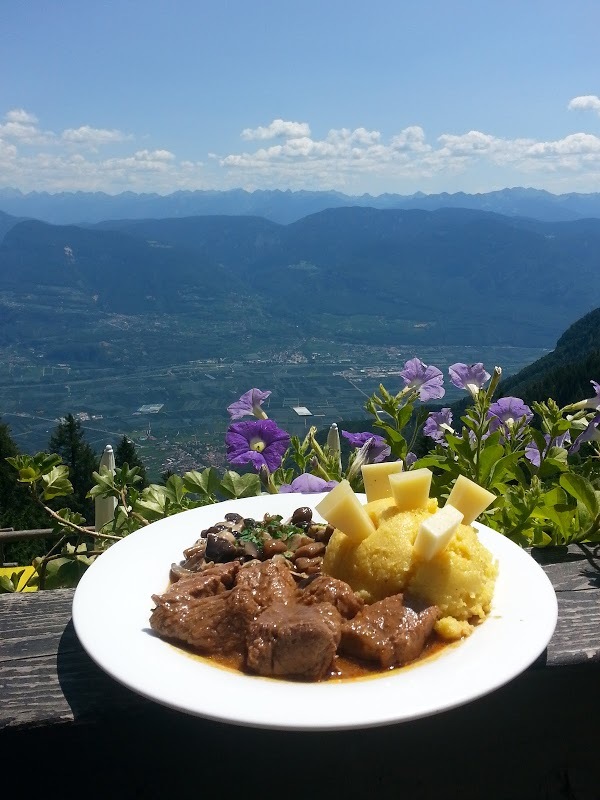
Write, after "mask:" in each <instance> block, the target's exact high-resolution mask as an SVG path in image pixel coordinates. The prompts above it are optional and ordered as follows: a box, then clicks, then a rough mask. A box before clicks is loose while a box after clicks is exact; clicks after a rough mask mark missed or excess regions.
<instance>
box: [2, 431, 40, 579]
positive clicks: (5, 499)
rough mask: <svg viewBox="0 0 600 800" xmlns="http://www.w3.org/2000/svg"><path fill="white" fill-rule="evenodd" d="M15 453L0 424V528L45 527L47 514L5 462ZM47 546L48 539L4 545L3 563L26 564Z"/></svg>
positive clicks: (17, 451)
mask: <svg viewBox="0 0 600 800" xmlns="http://www.w3.org/2000/svg"><path fill="white" fill-rule="evenodd" d="M18 453H19V450H18V448H17V446H16V444H15V443H14V441H13V439H12V437H11V435H10V428H9V427H8V425H5V424H4V423H2V422H0V528H14V529H15V530H17V531H18V530H31V529H32V528H47V527H48V516H47V514H46V512H45V511H44V509H43V508H40V507H39V506H38V505H37V503H35V502H34V500H33V499H32V497H31V495H30V494H29V492H28V491H27V488H26V487H25V486H22V485H20V484H19V483H18V482H17V473H16V471H15V469H14V467H12V466H11V465H10V464H9V463H8V462H7V461H6V459H7V458H11V457H14V456H16V455H18ZM50 543H51V540H50V539H32V540H28V541H24V542H9V543H7V544H5V545H4V550H3V554H4V560H5V561H9V562H13V561H16V562H17V563H19V564H29V563H30V561H31V560H32V558H34V557H35V556H37V555H42V554H43V553H45V552H47V551H48V549H49V547H50ZM1 560H2V559H1V558H0V561H1Z"/></svg>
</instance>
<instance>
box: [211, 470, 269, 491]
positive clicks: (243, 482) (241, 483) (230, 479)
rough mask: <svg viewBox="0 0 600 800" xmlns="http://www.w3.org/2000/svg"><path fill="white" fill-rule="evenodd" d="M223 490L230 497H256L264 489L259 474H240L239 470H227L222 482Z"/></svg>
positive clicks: (221, 487)
mask: <svg viewBox="0 0 600 800" xmlns="http://www.w3.org/2000/svg"><path fill="white" fill-rule="evenodd" d="M220 489H221V492H222V493H223V494H224V495H225V496H226V497H230V498H238V497H255V496H256V495H259V494H260V493H261V491H262V487H261V484H260V479H259V477H258V475H255V474H253V473H246V474H245V475H238V473H237V472H233V471H232V470H227V471H226V472H225V474H224V475H223V480H222V481H221V483H220Z"/></svg>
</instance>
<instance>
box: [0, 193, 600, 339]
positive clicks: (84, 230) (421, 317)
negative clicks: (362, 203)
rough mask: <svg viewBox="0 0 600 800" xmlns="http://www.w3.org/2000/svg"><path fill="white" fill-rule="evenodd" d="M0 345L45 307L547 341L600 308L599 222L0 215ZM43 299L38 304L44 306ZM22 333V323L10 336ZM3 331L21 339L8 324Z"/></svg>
mask: <svg viewBox="0 0 600 800" xmlns="http://www.w3.org/2000/svg"><path fill="white" fill-rule="evenodd" d="M2 229H4V231H5V233H4V238H3V239H2V241H1V243H0V307H1V308H2V312H3V313H2V315H1V316H2V319H1V320H0V341H1V340H2V339H4V340H5V341H6V338H7V337H10V335H11V328H10V323H11V319H13V320H14V319H15V318H16V317H19V320H20V322H21V323H22V322H23V317H24V316H25V317H27V316H28V315H31V314H36V313H40V312H41V311H43V309H46V310H48V308H50V311H51V313H52V319H53V320H54V324H55V325H59V324H60V313H59V312H61V311H62V312H64V313H67V312H68V313H69V314H70V315H73V314H75V315H77V316H79V318H80V319H79V322H80V324H81V325H83V326H85V324H86V315H88V316H89V315H91V316H93V315H97V314H115V313H117V314H132V315H144V314H154V315H156V314H158V315H161V314H162V315H165V314H166V315H172V316H173V315H175V316H177V315H182V314H190V315H192V317H193V316H198V315H199V314H201V315H204V316H206V313H207V308H210V309H211V311H212V313H213V314H214V315H216V316H217V317H219V318H225V319H226V318H227V316H228V315H231V313H232V309H233V308H234V307H235V308H236V312H235V313H236V314H239V313H240V311H239V307H240V304H241V308H242V309H243V308H246V309H247V313H248V315H249V316H251V315H256V318H257V319H258V318H259V317H260V318H261V319H264V321H265V323H264V324H265V325H268V324H269V322H268V321H269V320H275V319H276V318H279V319H284V320H285V321H286V323H287V324H289V325H290V326H291V328H292V329H293V330H294V331H296V333H294V334H293V335H294V336H297V335H298V334H302V333H305V332H306V331H315V330H318V331H320V332H321V333H322V334H323V335H325V336H327V335H330V336H331V335H333V334H335V333H336V332H339V328H340V325H343V327H344V330H345V336H346V337H347V338H346V340H347V341H353V340H356V341H360V342H362V341H367V342H369V341H370V342H371V343H376V344H394V343H397V342H398V340H399V338H402V339H403V340H404V341H405V343H409V344H410V343H413V342H414V343H415V344H417V345H418V344H419V343H425V344H448V343H461V344H471V345H477V344H503V345H506V344H507V345H516V346H524V345H526V346H540V347H546V346H551V345H552V344H553V342H554V341H556V337H557V336H558V335H559V334H560V332H561V331H563V330H565V329H566V328H567V327H568V326H569V325H570V324H571V323H573V321H574V320H576V319H578V318H579V317H581V316H582V315H583V314H585V313H587V312H589V311H590V310H592V309H594V308H596V307H598V306H599V305H600V283H599V282H598V280H597V277H598V272H599V267H600V219H581V220H574V221H570V222H543V221H539V220H533V219H531V218H523V217H510V216H506V215H500V214H495V213H491V212H483V211H475V210H469V209H464V208H456V209H452V208H443V209H438V210H434V211H423V210H416V209H413V210H403V209H375V208H364V207H341V208H331V209H326V210H324V211H320V212H318V213H315V214H311V215H309V216H306V217H303V218H302V219H300V220H298V221H296V222H293V223H289V224H287V225H281V224H279V223H275V222H273V221H270V220H267V219H265V218H263V217H252V216H237V217H236V216H203V217H186V218H167V219H160V220H157V219H149V220H138V221H136V220H122V221H113V222H107V221H104V222H102V223H99V224H97V225H93V226H92V225H90V226H75V225H69V226H59V225H51V224H48V223H46V222H41V221H39V220H27V219H26V220H23V219H18V218H11V217H10V216H9V215H6V214H3V215H1V216H0V233H1V231H2ZM49 304H50V306H49ZM21 333H22V328H21ZM13 335H17V334H16V333H15V332H14V330H13Z"/></svg>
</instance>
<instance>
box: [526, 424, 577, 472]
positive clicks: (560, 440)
mask: <svg viewBox="0 0 600 800" xmlns="http://www.w3.org/2000/svg"><path fill="white" fill-rule="evenodd" d="M544 439H545V440H546V447H545V448H544V450H543V451H542V452H540V449H539V447H538V446H537V443H536V442H535V441H534V440H532V441H531V442H529V443H528V444H526V445H525V458H526V459H527V460H528V461H530V462H531V463H532V464H533V466H534V467H539V466H540V464H541V463H542V456H544V458H545V457H546V455H547V454H548V451H549V450H550V448H551V447H564V445H565V444H569V443H570V441H571V437H570V436H569V431H566V432H565V433H563V434H561V435H560V436H555V437H554V439H553V440H552V441H550V434H549V433H545V434H544Z"/></svg>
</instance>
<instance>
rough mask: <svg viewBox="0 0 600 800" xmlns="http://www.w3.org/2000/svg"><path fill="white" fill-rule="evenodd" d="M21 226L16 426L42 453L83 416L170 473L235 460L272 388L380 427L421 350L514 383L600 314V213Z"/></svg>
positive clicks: (3, 303)
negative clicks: (252, 414)
mask: <svg viewBox="0 0 600 800" xmlns="http://www.w3.org/2000/svg"><path fill="white" fill-rule="evenodd" d="M507 191H508V190H507ZM504 196H505V198H506V196H507V193H504ZM276 197H277V195H276V194H275V195H274V196H273V198H272V199H273V201H274V200H275V199H276ZM219 204H222V198H219V199H218V201H217V205H219ZM1 222H2V231H3V234H4V235H3V239H2V241H1V242H0V309H1V314H0V355H1V366H0V416H2V418H3V419H4V420H5V421H7V422H8V423H9V424H10V426H11V430H12V432H13V435H14V436H15V438H16V441H17V442H18V443H19V446H20V447H21V448H22V449H23V450H26V451H33V450H36V449H43V448H45V447H46V444H47V440H48V436H49V432H50V431H51V430H52V428H53V427H54V425H55V424H56V421H57V420H58V419H60V418H61V417H62V416H64V415H65V414H67V413H69V412H72V413H74V414H77V415H79V419H80V420H81V421H82V424H83V426H84V428H85V429H86V432H87V435H88V438H89V440H90V442H91V443H92V444H93V445H94V447H96V448H97V449H98V450H100V449H101V448H102V447H103V446H104V444H105V443H108V442H110V441H115V440H116V439H117V438H118V437H120V436H122V435H123V434H125V435H127V436H129V437H131V438H132V439H133V440H134V442H135V443H136V445H138V447H139V448H140V453H141V454H142V457H144V458H145V459H146V460H147V462H148V465H149V467H150V469H151V472H152V473H153V474H154V476H155V477H157V476H158V475H159V474H160V472H161V471H164V470H165V469H174V470H179V471H180V470H181V469H189V468H193V467H198V466H203V465H207V464H209V463H219V462H221V464H222V465H224V461H223V457H224V448H223V437H224V433H225V429H226V426H227V423H228V418H227V414H226V406H227V405H228V404H229V403H230V402H232V400H234V399H236V397H237V396H239V395H240V394H241V393H242V392H244V391H246V390H247V389H248V388H251V387H252V386H258V387H259V388H262V389H271V391H272V392H273V394H272V396H271V398H270V407H269V408H270V410H269V414H270V415H271V416H273V417H274V418H276V419H277V420H278V422H279V423H280V424H282V425H285V426H286V427H287V428H288V430H290V431H291V432H293V433H299V434H301V433H302V432H303V431H304V430H306V428H307V425H309V424H316V425H317V426H318V427H324V426H327V425H329V424H331V423H332V422H338V421H340V420H352V419H354V420H357V419H361V418H364V410H363V407H364V401H365V399H366V396H367V395H368V394H370V393H371V392H372V391H374V390H375V389H376V388H377V387H378V385H379V383H384V385H386V386H388V387H389V388H390V389H396V390H397V389H398V388H400V386H401V385H402V384H401V378H400V377H399V374H398V373H399V370H400V369H401V368H402V365H403V364H404V362H405V361H406V360H407V359H408V358H412V357H414V356H418V357H419V358H421V359H422V360H423V361H425V362H426V363H430V364H435V365H436V366H439V367H440V368H441V369H443V370H444V371H445V372H446V371H447V367H448V366H449V365H450V364H452V363H455V362H456V361H465V362H468V363H470V362H472V361H483V362H484V364H485V365H486V367H487V368H488V369H489V368H490V367H493V366H494V365H496V364H497V365H499V366H501V367H502V368H503V370H504V373H505V375H510V374H514V373H516V372H518V371H519V370H520V369H522V368H523V367H525V366H527V365H528V364H531V363H532V362H534V361H536V360H537V359H538V358H540V357H541V356H542V355H544V354H545V353H547V352H548V351H549V350H551V349H552V348H553V347H554V345H555V343H556V340H557V338H558V337H559V336H560V335H561V333H562V332H563V331H564V330H565V329H566V328H567V327H568V326H569V325H570V324H572V323H573V322H574V321H575V320H576V319H578V318H579V317H581V316H583V315H584V314H585V313H587V312H588V311H590V310H592V309H593V308H595V307H597V306H599V305H600V288H596V287H597V282H596V281H595V280H594V276H595V275H596V274H597V269H598V253H600V219H591V218H590V219H580V220H571V221H560V222H548V221H542V220H535V219H533V218H531V217H528V218H526V217H519V216H514V215H512V216H508V215H504V214H497V213H494V212H489V211H480V210H474V209H471V208H439V209H435V210H426V209H392V208H388V209H378V208H370V207H364V206H348V207H340V208H333V209H324V210H322V211H319V212H316V213H314V214H310V215H308V216H306V217H303V218H301V219H299V220H297V221H295V222H291V223H288V224H285V225H283V224H280V223H277V222H274V221H272V220H270V219H266V218H265V217H257V216H253V215H243V216H240V215H205V216H199V217H183V218H177V217H175V218H173V217H171V218H163V219H143V220H139V219H138V220H136V219H132V220H120V221H103V222H101V223H98V224H93V225H85V226H84V225H52V224H49V223H47V222H42V221H39V220H35V219H27V218H25V219H24V218H19V217H13V216H12V215H8V214H6V213H4V214H2V215H1ZM574 275H576V276H577V280H576V281H574V280H573V276H574ZM582 285H585V286H586V287H587V288H586V291H585V292H584V291H582V290H581V288H582ZM447 388H448V387H447ZM450 390H451V391H449V392H448V394H447V396H446V398H445V399H444V402H451V401H452V400H455V399H457V393H456V391H455V390H454V392H453V391H452V387H451V386H450ZM294 409H296V410H294ZM299 409H300V410H299ZM302 409H308V411H309V412H310V415H307V414H306V412H305V411H303V410H302Z"/></svg>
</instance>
